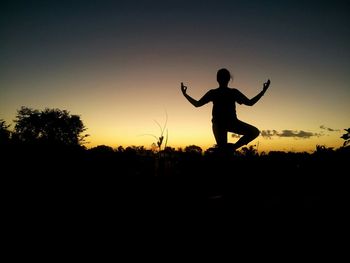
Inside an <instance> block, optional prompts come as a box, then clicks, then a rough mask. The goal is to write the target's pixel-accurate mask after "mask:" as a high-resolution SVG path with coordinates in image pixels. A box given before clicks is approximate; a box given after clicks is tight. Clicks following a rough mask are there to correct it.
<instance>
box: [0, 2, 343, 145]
mask: <svg viewBox="0 0 350 263" xmlns="http://www.w3.org/2000/svg"><path fill="white" fill-rule="evenodd" d="M0 6H1V7H0V33H1V41H0V119H4V120H6V121H7V123H8V124H12V125H11V128H13V123H12V121H13V119H14V118H15V116H16V111H17V110H18V109H19V108H20V107H21V106H27V107H31V108H34V109H44V108H46V107H48V108H59V109H66V110H68V111H70V113H71V114H78V115H80V116H81V119H82V120H83V122H84V124H85V126H86V127H87V128H88V129H87V133H89V134H90V137H89V138H88V141H89V142H90V143H89V144H87V145H86V146H87V147H93V146H96V145H100V144H105V145H109V146H112V147H117V146H119V145H122V146H131V145H135V146H141V145H143V146H145V147H151V144H152V143H154V142H155V138H153V137H152V136H150V135H148V134H153V135H155V136H159V135H160V129H159V127H158V125H157V123H156V122H158V123H159V124H161V125H163V124H164V122H165V119H166V115H167V116H168V122H167V129H168V134H169V136H168V145H169V146H172V147H175V148H177V147H185V146H187V145H192V144H194V145H198V146H201V147H203V149H206V148H208V147H211V146H213V145H214V144H215V140H214V136H213V135H212V130H211V107H212V104H207V105H205V106H203V107H201V108H194V107H193V106H192V105H191V104H190V103H189V102H188V101H187V100H186V99H185V98H184V97H183V96H182V93H181V91H180V83H181V82H184V84H185V85H187V86H188V94H189V95H191V96H192V97H194V98H196V99H200V98H201V96H202V95H204V94H205V93H206V92H207V91H208V90H209V89H212V88H216V87H217V86H218V84H217V82H216V72H217V70H218V69H220V68H227V69H229V70H230V71H231V73H232V74H233V76H234V80H233V81H232V82H230V84H229V86H230V87H234V88H237V89H239V90H240V91H241V92H242V93H244V94H245V95H246V96H247V97H249V98H252V97H253V96H255V95H256V94H257V93H258V92H260V90H261V89H262V85H263V82H265V81H266V80H267V79H268V78H269V79H271V87H270V89H269V90H268V91H267V93H266V94H265V96H264V97H262V99H261V100H260V101H259V102H258V103H257V104H256V105H254V106H253V107H248V106H243V105H238V106H237V115H238V118H239V119H241V120H243V121H245V122H248V123H250V124H252V125H254V126H256V127H258V128H259V129H260V130H261V132H262V134H261V135H260V136H259V137H258V138H257V139H255V140H254V141H253V142H252V144H258V145H259V146H258V147H259V151H270V150H282V151H312V150H314V149H315V146H316V145H317V144H320V145H326V146H328V147H340V146H341V145H342V143H343V140H342V139H341V138H340V136H341V135H342V134H343V133H344V130H343V129H345V128H349V127H350V117H349V112H350V103H349V102H350V85H349V84H350V49H349V47H350V16H349V14H350V2H349V1H337V0H332V1H305V0H303V1H298V0H292V1H287V0H286V1H272V0H271V1H248V0H246V1H235V0H230V1H229V0H228V1H221V0H213V1H207V0H201V1H200V0H198V1H191V0H180V1H167V0H162V1H151V0H148V1H146V0H145V1H121V0H118V1H103V0H100V1H98V0H96V1H88V0H86V1H79V0H75V1H74V0H72V1H65V0H57V1H49V0H48V1H29V0H27V1H6V0H5V1H1V4H0ZM235 140H237V138H234V137H230V138H229V141H231V142H234V141H235Z"/></svg>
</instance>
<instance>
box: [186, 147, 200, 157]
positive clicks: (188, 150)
mask: <svg viewBox="0 0 350 263" xmlns="http://www.w3.org/2000/svg"><path fill="white" fill-rule="evenodd" d="M202 151H203V150H202V148H201V147H199V146H197V145H189V146H186V148H185V152H186V153H193V154H198V155H201V154H202Z"/></svg>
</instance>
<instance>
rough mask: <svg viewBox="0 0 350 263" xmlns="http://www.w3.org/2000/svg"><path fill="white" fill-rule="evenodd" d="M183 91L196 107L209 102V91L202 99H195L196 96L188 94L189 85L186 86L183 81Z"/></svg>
mask: <svg viewBox="0 0 350 263" xmlns="http://www.w3.org/2000/svg"><path fill="white" fill-rule="evenodd" d="M181 91H182V94H183V95H184V96H185V98H186V99H187V100H188V101H189V102H190V103H191V104H192V105H193V106H195V107H200V106H203V105H204V104H206V103H208V102H209V98H208V95H207V94H208V93H207V94H206V95H204V96H203V97H202V98H201V99H200V100H195V99H194V98H192V97H191V96H190V95H188V94H187V86H185V85H184V84H183V83H182V82H181Z"/></svg>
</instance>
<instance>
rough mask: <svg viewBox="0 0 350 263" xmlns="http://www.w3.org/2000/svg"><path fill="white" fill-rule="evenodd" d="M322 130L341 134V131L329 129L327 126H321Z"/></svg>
mask: <svg viewBox="0 0 350 263" xmlns="http://www.w3.org/2000/svg"><path fill="white" fill-rule="evenodd" d="M320 129H322V130H326V131H329V132H339V131H340V130H339V129H332V128H328V127H326V126H324V125H321V126H320Z"/></svg>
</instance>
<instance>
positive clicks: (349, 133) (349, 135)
mask: <svg viewBox="0 0 350 263" xmlns="http://www.w3.org/2000/svg"><path fill="white" fill-rule="evenodd" d="M344 130H345V131H346V132H347V133H344V134H343V135H342V136H341V137H340V138H342V139H344V140H345V142H344V144H343V146H344V147H345V146H346V145H348V144H350V128H348V129H344Z"/></svg>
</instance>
